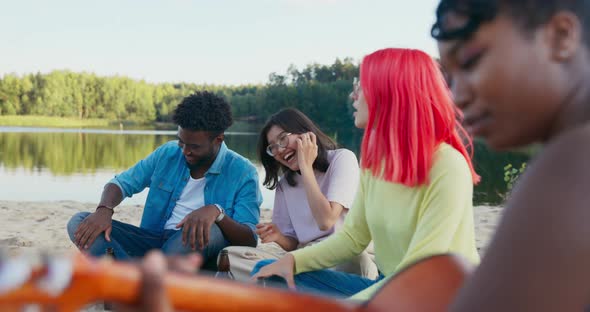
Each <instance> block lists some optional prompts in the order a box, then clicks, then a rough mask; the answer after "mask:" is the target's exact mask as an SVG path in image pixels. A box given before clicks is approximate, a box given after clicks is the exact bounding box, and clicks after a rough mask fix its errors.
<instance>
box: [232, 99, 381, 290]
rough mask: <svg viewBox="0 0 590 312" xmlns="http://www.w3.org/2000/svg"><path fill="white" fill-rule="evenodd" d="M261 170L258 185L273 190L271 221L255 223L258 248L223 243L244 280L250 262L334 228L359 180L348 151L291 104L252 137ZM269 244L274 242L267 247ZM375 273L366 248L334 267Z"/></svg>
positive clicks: (307, 242)
mask: <svg viewBox="0 0 590 312" xmlns="http://www.w3.org/2000/svg"><path fill="white" fill-rule="evenodd" d="M258 156H259V159H260V161H261V163H262V166H263V167H264V169H265V171H266V176H265V179H264V183H263V184H264V185H265V186H266V187H267V188H269V189H271V190H275V201H274V207H273V214H272V222H271V223H263V224H258V225H257V231H256V232H257V234H258V235H259V237H260V240H261V242H262V243H263V244H265V243H276V245H278V246H280V249H278V248H276V245H274V244H269V245H262V246H259V247H258V248H256V249H255V248H249V247H229V248H227V249H228V251H229V254H230V263H231V270H232V272H233V273H234V276H235V277H236V279H238V280H249V279H250V271H251V270H252V269H253V268H254V265H255V264H256V262H258V261H260V260H263V259H278V258H280V257H281V256H282V255H284V254H285V251H287V252H288V251H293V250H295V249H298V248H300V247H303V246H307V245H311V244H314V243H317V242H319V241H321V240H323V239H325V238H326V237H328V236H330V235H332V234H333V233H334V232H335V231H337V230H338V229H339V228H340V227H341V226H342V224H343V222H344V216H345V215H346V214H347V212H348V210H349V207H350V206H351V205H352V202H353V200H354V196H355V194H356V191H357V187H358V181H359V167H358V160H357V158H356V156H355V155H354V153H353V152H351V151H350V150H347V149H343V148H338V146H337V144H336V142H334V141H333V140H332V139H331V138H330V137H328V136H327V135H326V134H324V133H323V132H322V131H321V130H320V129H319V128H318V127H317V126H316V125H315V124H314V123H313V122H312V121H311V120H310V119H309V118H308V117H307V116H305V115H304V114H303V113H302V112H300V111H299V110H297V109H294V108H287V109H283V110H281V111H279V112H278V113H276V114H274V115H273V116H271V117H270V118H269V120H268V121H267V123H266V124H265V126H264V127H263V128H262V131H261V133H260V136H259V140H258ZM273 246H274V247H275V248H273ZM335 269H336V270H342V271H346V272H351V273H354V274H359V275H361V276H365V277H368V278H375V277H376V276H377V274H378V272H377V269H376V266H375V263H374V262H373V261H372V259H371V257H370V256H369V254H368V253H367V252H366V251H363V252H362V253H360V254H359V255H358V256H357V257H354V258H352V259H351V260H350V261H348V262H346V263H344V264H343V265H340V266H337V267H335Z"/></svg>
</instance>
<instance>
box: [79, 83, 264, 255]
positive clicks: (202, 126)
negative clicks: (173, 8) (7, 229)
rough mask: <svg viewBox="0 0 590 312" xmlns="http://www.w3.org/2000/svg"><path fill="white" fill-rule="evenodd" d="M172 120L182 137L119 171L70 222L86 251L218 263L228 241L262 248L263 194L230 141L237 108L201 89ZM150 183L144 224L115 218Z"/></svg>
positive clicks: (188, 99)
mask: <svg viewBox="0 0 590 312" xmlns="http://www.w3.org/2000/svg"><path fill="white" fill-rule="evenodd" d="M173 119H174V122H175V123H176V124H177V125H178V141H171V142H168V143H166V144H164V145H162V146H160V147H159V148H158V149H156V150H155V151H154V152H152V153H151V154H150V155H148V156H147V157H146V158H145V159H143V160H140V161H139V162H138V163H137V164H135V165H134V166H133V167H131V168H130V169H128V170H127V171H125V172H123V173H121V174H119V175H117V176H115V178H113V179H112V180H111V181H110V182H109V183H107V185H106V186H105V188H104V190H103V193H102V197H101V200H100V203H99V204H98V206H97V208H96V210H95V211H94V212H93V213H89V212H82V213H78V214H76V215H74V216H73V217H72V219H71V220H70V221H69V223H68V234H69V235H70V239H71V240H72V242H74V243H75V244H76V246H77V247H78V248H79V249H80V250H83V251H86V252H89V253H90V254H91V255H94V256H100V255H103V254H104V253H105V250H106V249H107V248H109V247H112V248H113V250H114V253H115V257H116V258H117V259H127V258H131V257H142V256H143V255H144V254H145V253H146V252H147V251H148V250H150V249H161V250H162V251H163V252H164V253H165V254H186V253H190V252H193V251H199V252H200V253H201V254H202V255H203V257H204V258H205V260H211V259H214V258H215V257H216V256H217V254H218V252H219V251H220V250H221V249H223V248H225V247H226V246H229V245H237V246H256V241H257V237H256V234H255V232H254V231H255V225H256V224H257V223H258V221H259V218H260V210H259V207H260V204H261V202H262V196H261V194H260V190H259V188H258V175H257V173H256V169H255V168H254V166H253V165H252V164H251V163H250V162H249V161H248V160H247V159H246V158H244V157H242V156H240V155H238V154H237V153H235V152H234V151H232V150H230V149H228V148H227V146H226V145H225V143H224V142H223V140H224V131H225V130H226V129H227V128H228V127H229V126H230V125H231V124H232V122H233V120H232V115H231V109H230V106H229V105H228V103H227V102H225V101H224V100H223V99H222V98H220V97H217V96H215V95H214V94H212V93H209V92H197V93H195V94H193V95H190V96H188V97H186V98H184V99H183V101H182V102H181V103H180V104H179V105H178V107H177V108H176V110H175V111H174V116H173ZM146 187H149V188H150V190H149V194H148V197H147V200H146V203H145V208H144V211H143V216H142V219H141V226H140V227H136V226H133V225H130V224H126V223H122V222H119V221H116V220H112V215H113V213H114V208H115V207H116V206H117V205H119V204H120V203H121V201H122V200H123V199H124V198H125V197H130V196H132V195H133V194H136V193H139V192H141V191H142V190H143V189H145V188H146Z"/></svg>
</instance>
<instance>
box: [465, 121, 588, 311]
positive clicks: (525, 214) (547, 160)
mask: <svg viewBox="0 0 590 312" xmlns="http://www.w3.org/2000/svg"><path fill="white" fill-rule="evenodd" d="M589 160H590V126H588V127H581V128H578V129H575V130H571V131H568V132H567V133H564V134H562V135H560V136H559V137H556V138H554V139H552V140H551V141H550V142H549V143H548V144H546V145H545V146H544V148H543V149H542V151H541V152H540V153H539V154H538V156H537V157H536V158H535V159H534V161H533V162H532V164H531V165H530V166H528V168H527V170H526V172H525V174H524V175H523V176H522V177H521V178H520V179H519V181H518V182H517V184H516V187H515V189H514V192H513V193H512V196H511V197H510V200H509V201H508V203H507V204H506V208H505V211H504V216H503V217H502V220H501V222H500V224H499V226H498V228H497V229H496V234H495V235H494V238H493V239H492V242H491V243H490V245H489V247H488V249H487V251H486V254H485V255H484V257H483V260H482V262H481V264H480V266H479V268H478V269H477V270H476V271H475V273H474V275H473V277H472V278H471V279H470V281H469V282H468V284H467V286H466V287H465V288H464V289H463V290H462V291H461V294H460V295H459V297H458V298H459V299H458V300H457V302H456V306H455V307H456V308H457V309H456V310H458V311H473V310H470V309H471V308H475V307H478V309H477V310H479V311H508V310H514V308H515V307H518V308H519V310H522V311H529V310H530V311H573V310H577V311H581V310H582V309H581V307H584V306H586V305H587V304H588V303H590V302H589V301H588V296H587V294H588V293H590V270H588V264H589V263H590V226H588V223H589V222H590V162H589ZM482 307H486V308H485V309H482Z"/></svg>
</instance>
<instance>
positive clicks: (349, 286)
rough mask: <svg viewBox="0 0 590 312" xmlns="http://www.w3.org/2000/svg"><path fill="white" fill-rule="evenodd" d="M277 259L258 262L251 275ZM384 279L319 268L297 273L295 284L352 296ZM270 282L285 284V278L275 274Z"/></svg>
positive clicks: (301, 288) (316, 291)
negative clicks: (373, 278)
mask: <svg viewBox="0 0 590 312" xmlns="http://www.w3.org/2000/svg"><path fill="white" fill-rule="evenodd" d="M275 261H276V260H274V259H267V260H262V261H259V262H258V263H256V265H255V266H254V269H252V273H250V274H251V275H254V274H256V273H258V271H260V269H261V268H262V267H264V266H266V265H269V264H271V263H273V262H275ZM382 279H383V275H381V274H380V275H379V277H378V278H377V279H376V280H371V279H368V278H365V277H362V276H360V275H356V274H350V273H344V272H338V271H332V270H319V271H311V272H305V273H300V274H297V275H295V286H297V290H298V291H302V292H308V293H314V294H320V295H325V296H331V297H338V298H347V297H350V296H352V295H354V294H356V293H358V292H360V291H362V290H364V289H366V288H368V287H369V286H371V285H373V284H375V283H377V282H379V281H380V280H382ZM268 280H269V281H270V284H273V285H277V284H278V285H281V284H282V285H285V280H284V279H283V278H282V277H278V276H274V277H271V278H269V279H268Z"/></svg>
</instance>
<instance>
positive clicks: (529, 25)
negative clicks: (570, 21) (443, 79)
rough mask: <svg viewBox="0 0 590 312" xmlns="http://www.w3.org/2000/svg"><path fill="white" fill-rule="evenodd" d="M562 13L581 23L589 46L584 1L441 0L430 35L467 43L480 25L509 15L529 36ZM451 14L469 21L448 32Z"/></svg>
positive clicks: (589, 8) (589, 13)
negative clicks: (448, 18) (572, 14)
mask: <svg viewBox="0 0 590 312" xmlns="http://www.w3.org/2000/svg"><path fill="white" fill-rule="evenodd" d="M560 10H567V11H570V12H572V13H574V14H576V15H577V16H578V18H579V19H580V20H581V21H582V24H583V27H584V30H585V32H586V33H585V34H584V42H585V43H586V44H587V45H588V44H589V43H590V32H588V27H589V26H590V23H589V21H590V3H588V2H587V1H585V0H520V1H514V0H441V1H440V2H439V5H438V8H437V10H436V22H435V24H434V25H433V26H432V30H431V35H432V37H434V39H436V40H439V41H446V40H454V39H459V40H466V39H468V38H469V37H470V36H471V35H472V34H473V33H475V31H476V30H477V29H478V28H479V26H480V25H481V24H483V23H486V22H489V21H491V20H493V19H494V18H495V17H496V16H497V15H498V14H500V13H507V14H508V15H509V16H511V17H512V18H513V19H514V20H515V21H516V22H517V25H518V26H519V27H520V29H521V30H522V31H524V32H525V33H527V32H530V31H531V30H534V29H536V28H537V27H538V26H540V25H542V24H544V23H546V22H547V21H548V20H549V19H550V18H551V17H552V16H553V15H555V13H557V12H558V11H560ZM450 12H454V13H456V14H458V15H460V16H464V17H466V18H467V20H466V22H465V23H464V24H463V25H462V26H459V27H455V28H453V29H448V27H446V25H445V17H446V15H447V14H448V13H450Z"/></svg>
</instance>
